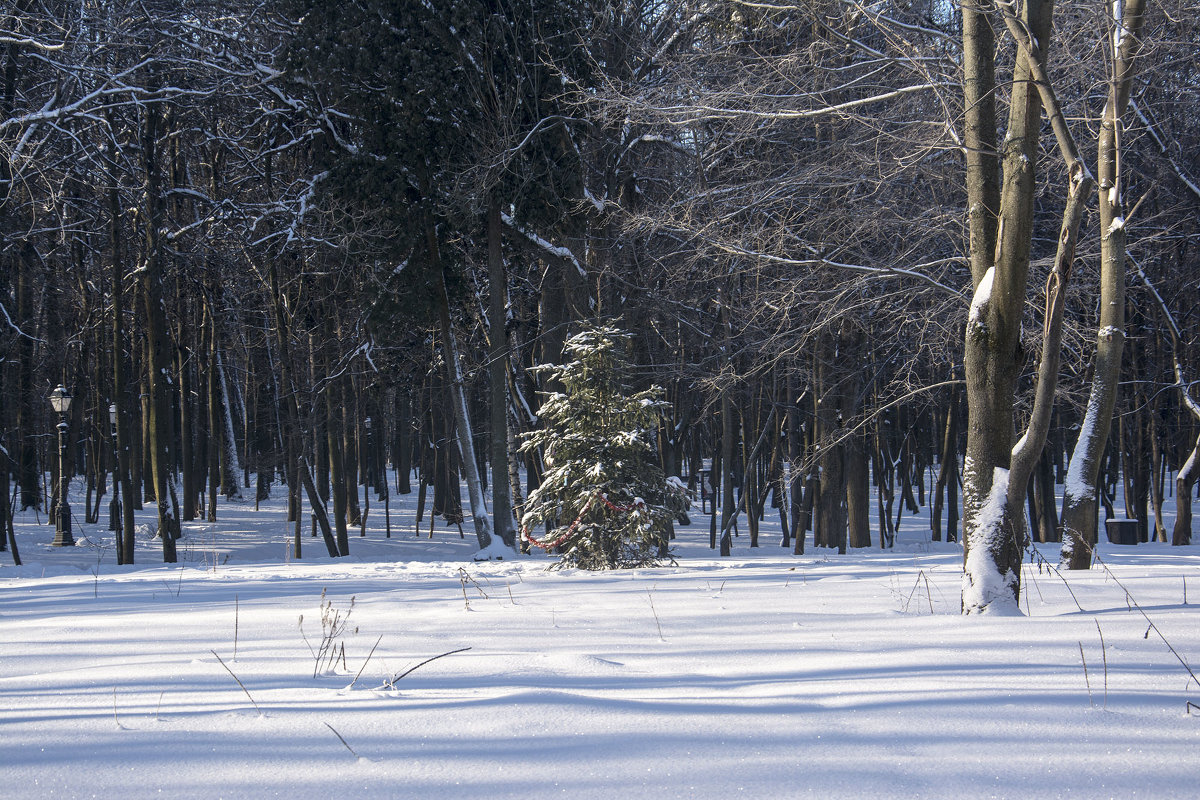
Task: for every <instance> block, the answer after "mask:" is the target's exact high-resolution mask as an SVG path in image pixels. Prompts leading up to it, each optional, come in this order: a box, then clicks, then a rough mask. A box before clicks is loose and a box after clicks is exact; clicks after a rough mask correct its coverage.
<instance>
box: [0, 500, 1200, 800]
mask: <svg viewBox="0 0 1200 800" xmlns="http://www.w3.org/2000/svg"><path fill="white" fill-rule="evenodd" d="M392 512H393V520H392V521H393V536H392V538H391V539H385V538H384V535H383V524H384V520H383V513H382V507H381V506H380V504H379V503H378V502H376V501H375V500H374V498H372V507H371V511H370V517H369V520H370V527H369V529H368V532H367V536H366V537H365V538H359V537H358V536H357V535H355V536H354V537H353V538H352V541H351V549H352V551H353V554H352V555H351V556H350V557H349V558H346V559H337V560H334V559H330V558H328V557H327V556H325V555H324V547H323V546H321V544H320V539H310V538H307V537H306V538H305V540H304V544H305V554H304V558H303V560H295V559H293V558H291V557H289V555H288V550H289V547H288V542H289V539H290V531H291V529H290V526H289V525H287V524H286V523H285V521H284V518H283V513H282V510H281V503H280V501H279V500H278V499H275V500H272V501H270V502H269V503H267V504H264V506H263V508H262V510H260V511H257V512H256V511H255V510H254V505H253V503H252V502H249V503H224V504H222V506H221V508H220V521H219V522H218V523H216V524H215V525H214V524H207V523H203V524H188V525H186V531H187V532H186V537H185V539H184V540H182V541H181V543H180V555H181V563H179V564H177V565H163V564H162V563H161V551H160V550H159V549H158V546H157V542H156V541H154V540H143V541H139V542H138V552H137V559H138V563H137V565H135V566H124V567H118V566H116V565H115V563H114V553H113V546H112V538H111V534H110V533H109V532H108V531H106V530H103V526H84V525H80V523H79V522H78V519H79V516H80V515H81V509H79V508H77V509H76V515H77V517H76V519H77V522H76V537H77V538H79V539H81V540H82V541H83V543H82V544H81V545H80V546H77V547H74V548H69V549H68V548H59V549H55V548H51V547H50V546H49V542H50V540H51V539H52V538H53V530H52V528H50V527H49V526H47V525H45V524H44V522H45V520H44V517H43V518H42V520H41V522H42V524H38V521H37V519H36V518H35V515H34V514H33V513H27V514H24V515H21V516H19V517H18V520H17V525H18V532H19V533H18V535H19V544H20V550H21V556H22V558H23V559H24V561H25V565H24V566H22V567H19V568H15V567H13V566H12V560H11V557H10V554H8V553H0V564H2V566H0V795H2V796H4V797H6V798H46V797H68V798H75V797H148V796H152V795H162V796H171V797H180V798H201V797H202V798H216V797H226V798H245V797H276V796H279V797H287V798H329V797H353V798H376V797H378V798H438V797H449V798H458V797H479V798H485V797H486V798H510V797H511V798H538V797H550V796H562V797H571V798H593V797H594V798H618V799H620V800H624V799H625V798H643V797H645V798H673V797H684V798H690V797H712V798H729V797H734V796H743V797H767V798H783V797H810V796H811V797H819V798H839V797H855V798H860V797H880V798H882V797H923V798H924V797H934V798H956V799H959V798H975V797H998V798H1003V797H1011V798H1023V799H1027V798H1043V797H1045V798H1048V797H1079V798H1103V797H1112V798H1123V799H1127V798H1138V797H1148V798H1171V797H1178V798H1191V797H1196V796H1197V792H1200V789H1198V787H1200V708H1192V709H1191V711H1192V713H1191V714H1189V713H1188V710H1189V709H1188V705H1187V704H1188V701H1191V702H1193V703H1197V704H1200V684H1197V683H1196V682H1194V681H1193V680H1192V678H1191V677H1190V676H1189V673H1188V670H1187V668H1185V666H1184V665H1183V664H1182V663H1181V659H1182V660H1184V661H1187V662H1188V663H1189V664H1192V665H1193V666H1192V669H1194V670H1200V617H1198V616H1197V613H1196V606H1198V605H1200V547H1189V548H1170V547H1167V546H1166V545H1158V544H1146V545H1140V546H1138V547H1125V548H1122V547H1115V546H1111V545H1107V544H1106V545H1102V547H1101V549H1100V554H1101V557H1102V558H1103V560H1104V562H1105V563H1106V564H1107V566H1108V569H1107V570H1105V569H1094V570H1091V571H1089V572H1086V573H1076V574H1071V575H1067V576H1062V575H1058V574H1054V573H1053V572H1052V571H1050V570H1047V569H1045V568H1042V569H1039V568H1038V566H1037V565H1029V566H1027V569H1026V572H1025V576H1024V583H1025V590H1024V592H1023V595H1022V600H1021V609H1022V611H1023V612H1024V613H1025V614H1026V616H1024V617H1007V618H1005V617H1001V618H995V617H983V618H977V617H967V618H964V617H962V616H960V615H959V613H958V611H959V602H960V576H961V559H962V552H961V550H960V549H959V548H958V547H957V546H955V545H947V544H933V543H930V542H929V541H928V534H927V531H926V530H925V527H924V525H923V524H922V520H921V519H920V518H917V519H906V520H905V521H904V523H903V528H902V531H901V535H900V539H899V543H898V545H897V547H896V549H895V550H893V551H879V550H877V549H871V550H868V551H862V552H855V553H852V554H849V555H845V556H839V555H837V554H836V553H831V552H828V551H815V552H814V551H812V550H811V548H810V552H809V554H808V555H806V556H803V557H794V556H792V555H790V554H788V553H787V552H785V551H783V550H782V549H781V548H779V547H778V546H777V541H778V539H777V531H778V522H777V521H775V522H774V526H775V527H771V526H770V520H768V527H767V531H766V533H765V534H764V537H763V542H764V546H763V547H761V548H759V549H757V550H750V549H749V548H748V546H747V545H748V542H747V540H746V537H744V536H743V537H741V538H739V539H736V540H735V543H734V556H733V557H732V558H725V559H722V558H719V557H717V556H716V555H715V554H714V553H713V552H712V551H710V550H709V549H708V547H707V542H708V526H707V518H705V517H700V516H699V515H697V516H695V517H694V519H695V520H696V523H695V524H694V525H693V526H692V527H691V528H684V529H681V530H680V539H679V541H678V542H677V543H676V549H675V554H676V558H677V560H678V564H677V566H673V567H665V568H661V569H645V570H637V571H632V572H619V573H606V574H588V573H581V572H576V571H562V572H550V571H547V569H546V566H547V564H548V563H550V562H549V560H548V559H547V558H546V557H545V556H537V557H527V558H519V559H513V560H510V561H506V562H503V563H474V562H472V561H471V555H472V554H473V553H474V552H475V549H476V547H475V543H474V541H473V538H472V537H471V535H470V526H469V524H468V525H467V526H466V528H467V531H468V534H467V538H466V539H460V538H459V534H458V531H457V529H447V528H446V527H444V526H443V525H441V524H440V523H439V526H438V528H437V529H436V532H435V534H434V537H433V538H432V539H430V538H428V537H427V530H428V528H427V524H428V523H426V525H425V526H423V528H424V529H423V530H422V533H421V535H420V537H419V538H417V537H414V532H413V512H412V496H409V497H407V498H403V499H401V500H400V501H398V502H394V504H393V508H392ZM305 524H306V525H307V524H308V523H307V517H306V521H305ZM306 532H307V531H306ZM354 533H355V534H357V531H354ZM1047 555H1048V557H1049V558H1050V560H1051V561H1054V560H1055V559H1054V558H1053V556H1054V554H1053V552H1052V551H1050V552H1048V553H1047ZM322 595H324V598H325V601H326V603H327V605H326V606H325V609H326V610H325V613H326V615H327V616H328V615H339V617H340V620H341V621H344V622H345V627H344V629H343V630H341V631H340V632H339V633H337V634H336V635H334V636H332V637H331V643H332V644H333V645H334V646H335V647H336V648H337V650H336V652H337V659H336V663H335V664H332V665H329V664H327V663H324V662H323V663H321V664H317V663H316V659H315V658H314V655H313V650H318V651H319V650H320V648H321V645H322V642H323V638H324V636H323V625H322ZM1134 604H1136V605H1134ZM1139 607H1140V609H1141V611H1139V610H1138V608H1139ZM1143 611H1144V613H1145V615H1146V616H1143V613H1142V612H1143ZM301 618H302V620H303V621H302V624H301ZM1151 622H1152V623H1153V626H1154V627H1153V628H1151ZM1160 632H1161V634H1162V637H1165V639H1166V641H1167V642H1169V643H1170V647H1169V646H1168V644H1166V643H1164V640H1163V638H1162V637H1160V636H1159V633H1160ZM1172 647H1173V648H1174V650H1175V653H1173V652H1172V650H1171V648H1172ZM343 648H344V650H343ZM463 648H470V649H469V650H463V652H458V653H454V654H452V655H446V656H445V657H443V658H438V659H436V660H433V661H430V662H429V663H426V664H424V665H422V666H419V667H418V668H417V669H415V670H413V671H411V672H409V673H408V674H405V672H406V671H407V670H409V669H410V668H412V667H414V666H417V665H419V664H421V662H422V661H425V660H426V659H429V658H431V657H433V656H438V655H441V654H443V653H449V652H450V651H455V650H460V649H463ZM343 652H344V657H343ZM1176 653H1177V655H1178V657H1177V655H1176ZM1084 659H1086V669H1085V666H1084V663H1083V661H1084ZM314 672H316V675H315V677H314ZM401 676H402V677H401ZM1189 684H1190V685H1189Z"/></svg>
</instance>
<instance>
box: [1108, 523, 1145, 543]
mask: <svg viewBox="0 0 1200 800" xmlns="http://www.w3.org/2000/svg"><path fill="white" fill-rule="evenodd" d="M1137 526H1138V522H1137V520H1136V519H1108V520H1105V521H1104V527H1106V528H1107V529H1108V540H1109V541H1110V542H1112V543H1113V544H1137V543H1138V530H1137Z"/></svg>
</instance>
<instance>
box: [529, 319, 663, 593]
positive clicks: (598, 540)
mask: <svg viewBox="0 0 1200 800" xmlns="http://www.w3.org/2000/svg"><path fill="white" fill-rule="evenodd" d="M629 339H630V335H629V334H628V333H625V332H623V331H621V330H620V329H618V328H616V327H612V326H610V325H602V324H598V323H589V324H587V327H585V328H584V330H583V331H582V332H580V333H578V334H576V335H575V336H573V337H571V338H570V339H568V340H567V343H566V346H565V347H564V355H565V356H566V358H567V359H568V361H567V363H566V364H563V365H562V366H554V365H547V366H542V367H539V368H538V369H540V370H542V371H544V372H546V373H548V374H549V375H550V376H552V378H554V379H555V380H556V381H557V383H558V384H559V385H561V386H562V387H563V391H561V392H551V393H548V394H547V395H546V397H545V400H544V402H543V403H542V407H541V411H540V417H541V421H542V425H543V427H542V428H541V429H540V430H536V431H533V432H531V433H528V434H526V435H525V442H524V444H523V445H522V449H523V450H525V451H529V450H534V449H537V448H540V449H541V450H542V453H543V456H544V459H545V464H546V472H545V474H544V476H543V480H542V484H541V486H539V487H538V488H537V489H536V490H535V491H533V492H532V493H530V495H529V498H528V501H527V503H526V505H525V512H524V514H523V515H522V517H521V526H522V529H523V530H524V532H525V535H526V536H527V537H529V538H530V539H531V541H534V543H535V544H538V546H541V547H545V548H547V549H550V548H552V547H559V548H560V549H561V552H562V561H561V562H559V566H573V567H580V568H582V569H617V568H628V567H643V566H653V565H655V564H657V563H659V562H660V560H661V559H663V558H667V559H669V556H668V555H667V553H666V541H667V532H668V530H669V526H670V520H671V518H672V517H673V516H675V514H677V513H678V508H676V506H677V505H678V504H679V503H680V501H681V498H680V497H677V496H676V495H677V494H678V492H676V491H674V490H673V489H672V488H670V487H668V485H667V482H666V480H665V478H664V476H663V472H662V469H661V467H660V466H659V464H658V459H657V457H656V454H655V446H654V433H655V430H656V428H657V425H658V422H659V419H660V415H661V414H662V409H663V408H664V407H665V406H666V405H667V404H666V403H665V402H664V401H662V400H661V399H660V398H661V396H662V394H663V391H662V389H661V388H659V387H657V386H652V387H651V388H649V389H646V390H644V391H640V392H633V393H629V387H628V385H627V382H626V379H627V373H628V371H629V364H628V361H627V360H626V357H625V351H626V350H627V347H628V342H629ZM547 523H548V525H549V528H550V532H549V534H548V535H547V536H546V539H545V540H541V541H538V540H537V539H535V536H536V533H535V531H540V526H541V525H543V524H547Z"/></svg>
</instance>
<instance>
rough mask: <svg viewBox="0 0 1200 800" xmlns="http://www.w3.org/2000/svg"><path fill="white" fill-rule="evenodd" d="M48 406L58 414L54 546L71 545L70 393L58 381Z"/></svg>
mask: <svg viewBox="0 0 1200 800" xmlns="http://www.w3.org/2000/svg"><path fill="white" fill-rule="evenodd" d="M50 406H51V408H53V409H54V411H55V413H57V414H58V508H57V511H56V513H55V524H54V541H53V542H51V543H50V544H52V545H54V546H55V547H73V546H74V545H75V537H73V536H72V535H71V505H70V504H69V503H68V502H67V486H68V484H69V480H68V478H67V412H68V411H70V410H71V395H70V394H69V393H68V392H67V390H66V388H64V387H63V385H62V384H61V383H60V384H59V385H58V386H56V387H55V388H54V391H52V392H50Z"/></svg>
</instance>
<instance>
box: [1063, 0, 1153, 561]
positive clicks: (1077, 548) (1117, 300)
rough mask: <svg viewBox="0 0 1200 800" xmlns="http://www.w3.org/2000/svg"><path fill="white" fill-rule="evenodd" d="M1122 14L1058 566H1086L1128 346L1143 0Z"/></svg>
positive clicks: (1101, 151)
mask: <svg viewBox="0 0 1200 800" xmlns="http://www.w3.org/2000/svg"><path fill="white" fill-rule="evenodd" d="M1113 8H1116V9H1122V12H1121V13H1122V18H1121V19H1120V20H1118V24H1117V25H1116V28H1115V29H1114V30H1113V31H1112V33H1111V35H1112V37H1113V45H1114V47H1113V52H1114V54H1115V56H1116V58H1115V61H1114V64H1113V71H1112V75H1111V76H1110V81H1109V86H1108V100H1107V101H1106V102H1105V104H1104V116H1103V117H1102V119H1101V121H1100V138H1099V144H1098V147H1097V150H1098V153H1097V158H1096V163H1097V169H1098V172H1099V182H1100V192H1099V195H1100V319H1099V326H1100V327H1099V329H1098V330H1097V332H1096V358H1095V362H1094V363H1095V367H1094V372H1093V375H1092V388H1091V392H1090V394H1089V396H1088V403H1087V410H1086V412H1085V413H1084V417H1083V425H1082V426H1081V427H1080V429H1079V436H1078V438H1077V439H1076V440H1075V448H1074V449H1073V450H1072V451H1071V461H1070V464H1069V466H1068V467H1067V482H1066V485H1065V486H1064V488H1063V513H1062V527H1063V534H1062V564H1063V566H1064V567H1067V568H1069V569H1087V568H1088V567H1090V566H1091V563H1092V545H1093V544H1095V542H1096V522H1097V517H1098V514H1097V509H1096V500H1097V498H1096V479H1097V477H1098V476H1099V473H1100V461H1101V457H1102V456H1103V454H1104V445H1105V442H1107V441H1108V431H1109V428H1110V426H1111V424H1112V411H1113V406H1114V405H1115V404H1116V400H1117V386H1118V383H1119V381H1120V377H1121V351H1122V349H1123V347H1124V344H1125V239H1126V236H1125V207H1124V202H1123V198H1122V196H1121V194H1122V191H1121V174H1120V165H1121V129H1122V117H1123V116H1124V114H1125V109H1126V107H1127V106H1128V105H1129V94H1130V91H1131V89H1132V87H1133V73H1134V62H1135V60H1136V58H1137V54H1138V51H1139V50H1140V48H1141V29H1142V22H1143V20H1144V17H1145V15H1144V13H1143V12H1144V11H1145V0H1126V2H1124V3H1114V4H1113Z"/></svg>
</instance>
